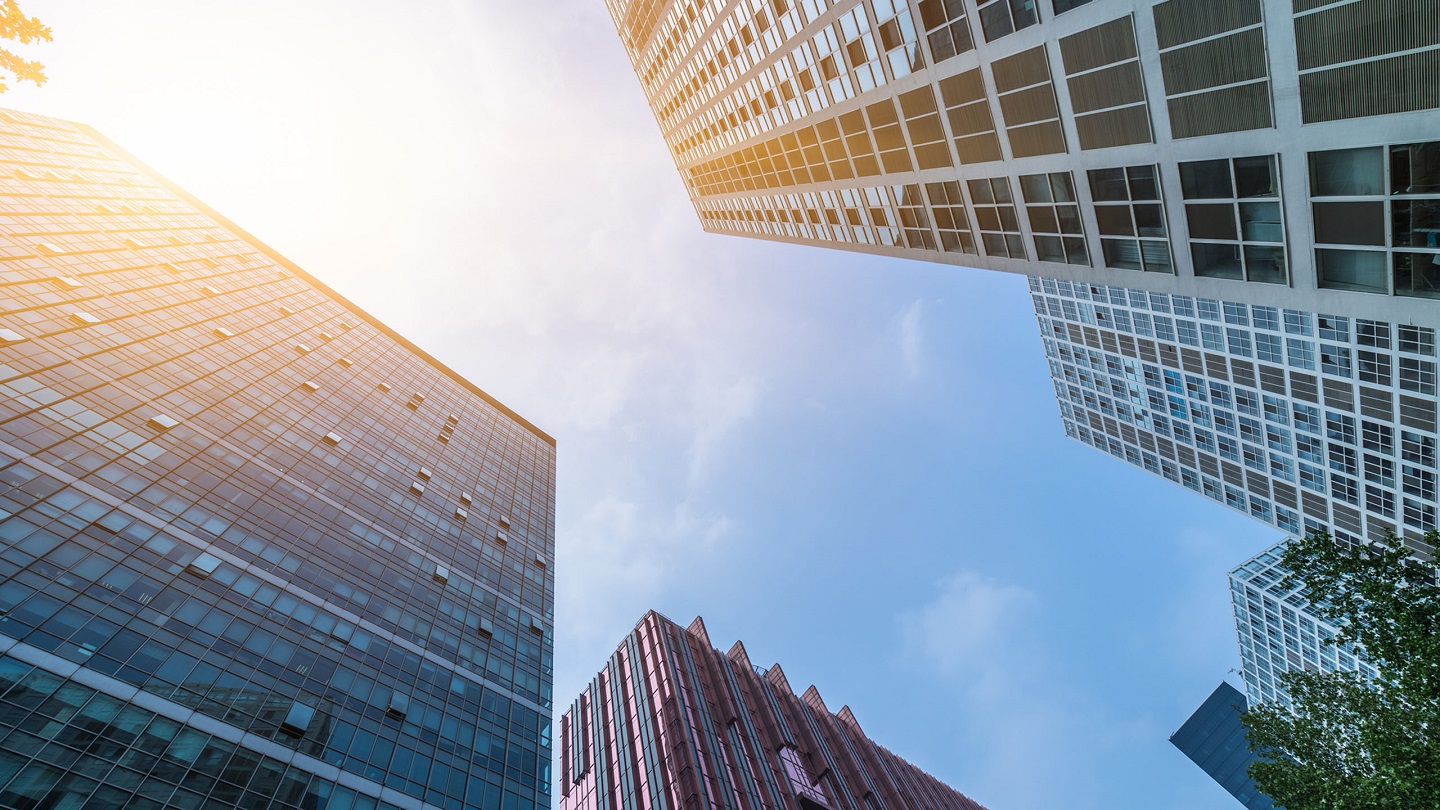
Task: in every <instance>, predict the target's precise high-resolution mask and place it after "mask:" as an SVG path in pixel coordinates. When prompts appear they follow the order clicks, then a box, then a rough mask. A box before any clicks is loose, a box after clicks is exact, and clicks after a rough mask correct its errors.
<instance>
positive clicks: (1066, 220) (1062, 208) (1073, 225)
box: [1055, 205, 1081, 234]
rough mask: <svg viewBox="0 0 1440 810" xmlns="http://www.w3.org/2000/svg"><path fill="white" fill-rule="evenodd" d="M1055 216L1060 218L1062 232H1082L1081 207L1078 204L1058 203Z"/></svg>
mask: <svg viewBox="0 0 1440 810" xmlns="http://www.w3.org/2000/svg"><path fill="white" fill-rule="evenodd" d="M1055 216H1056V217H1057V218H1058V219H1059V220H1060V233H1071V234H1078V233H1081V227H1080V209H1079V208H1077V207H1076V206H1073V205H1057V206H1055Z"/></svg>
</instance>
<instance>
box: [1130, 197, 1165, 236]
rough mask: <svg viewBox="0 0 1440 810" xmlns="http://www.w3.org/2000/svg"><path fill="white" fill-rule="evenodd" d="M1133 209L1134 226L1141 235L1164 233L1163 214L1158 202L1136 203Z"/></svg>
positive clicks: (1159, 234) (1160, 234) (1161, 234)
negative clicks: (1153, 203)
mask: <svg viewBox="0 0 1440 810" xmlns="http://www.w3.org/2000/svg"><path fill="white" fill-rule="evenodd" d="M1134 209H1135V227H1136V228H1137V229H1138V230H1139V231H1140V235H1141V236H1164V235H1165V216H1164V213H1163V212H1162V211H1161V208H1160V206H1159V205H1158V204H1155V205H1151V204H1146V203H1137V204H1136V205H1135V206H1134Z"/></svg>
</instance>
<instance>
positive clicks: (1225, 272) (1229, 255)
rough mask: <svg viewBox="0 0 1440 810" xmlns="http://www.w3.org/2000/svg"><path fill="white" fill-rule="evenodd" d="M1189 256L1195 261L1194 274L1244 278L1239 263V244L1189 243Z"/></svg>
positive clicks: (1243, 272)
mask: <svg viewBox="0 0 1440 810" xmlns="http://www.w3.org/2000/svg"><path fill="white" fill-rule="evenodd" d="M1190 257H1191V259H1193V260H1194V262H1195V275H1197V276H1209V277H1211V278H1244V277H1245V271H1244V269H1243V268H1242V267H1241V264H1240V246H1239V245H1207V244H1201V243H1195V244H1192V245H1190Z"/></svg>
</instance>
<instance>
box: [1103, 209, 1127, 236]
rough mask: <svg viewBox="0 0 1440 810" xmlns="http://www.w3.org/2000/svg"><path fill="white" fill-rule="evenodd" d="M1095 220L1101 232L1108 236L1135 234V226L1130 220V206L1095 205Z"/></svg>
mask: <svg viewBox="0 0 1440 810" xmlns="http://www.w3.org/2000/svg"><path fill="white" fill-rule="evenodd" d="M1095 221H1096V222H1097V223H1098V224H1099V226H1100V233H1102V234H1106V235H1108V236H1134V235H1135V228H1134V226H1133V225H1132V224H1131V222H1130V208H1129V206H1124V205H1099V206H1096V207H1095Z"/></svg>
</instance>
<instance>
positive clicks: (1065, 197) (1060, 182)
mask: <svg viewBox="0 0 1440 810" xmlns="http://www.w3.org/2000/svg"><path fill="white" fill-rule="evenodd" d="M1050 191H1051V192H1052V193H1054V195H1055V202H1075V183H1074V181H1073V180H1071V179H1070V173H1069V172H1056V173H1054V174H1052V175H1050Z"/></svg>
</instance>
